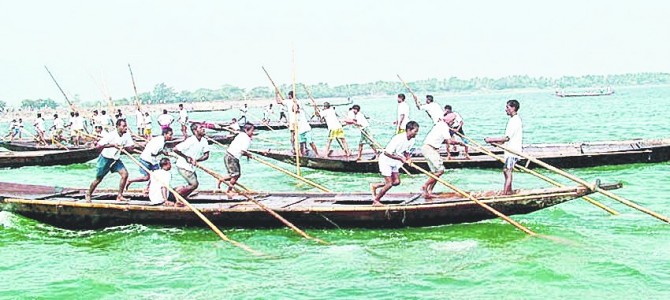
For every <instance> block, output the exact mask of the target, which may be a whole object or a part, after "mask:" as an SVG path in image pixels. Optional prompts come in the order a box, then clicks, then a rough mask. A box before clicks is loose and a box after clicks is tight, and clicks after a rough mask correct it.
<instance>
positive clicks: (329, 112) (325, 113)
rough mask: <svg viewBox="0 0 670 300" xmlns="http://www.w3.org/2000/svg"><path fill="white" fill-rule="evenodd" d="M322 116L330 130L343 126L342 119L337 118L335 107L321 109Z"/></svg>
mask: <svg viewBox="0 0 670 300" xmlns="http://www.w3.org/2000/svg"><path fill="white" fill-rule="evenodd" d="M321 117H323V118H324V119H326V126H328V130H335V129H340V128H342V124H340V120H338V119H337V114H335V108H333V107H330V108H328V109H324V110H322V111H321Z"/></svg>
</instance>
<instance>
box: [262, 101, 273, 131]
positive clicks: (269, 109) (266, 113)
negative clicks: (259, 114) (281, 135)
mask: <svg viewBox="0 0 670 300" xmlns="http://www.w3.org/2000/svg"><path fill="white" fill-rule="evenodd" d="M273 113H274V110H273V109H272V103H270V105H268V106H267V107H266V108H265V110H264V111H263V122H265V123H269V122H270V119H271V118H272V114H273ZM268 126H269V125H268Z"/></svg>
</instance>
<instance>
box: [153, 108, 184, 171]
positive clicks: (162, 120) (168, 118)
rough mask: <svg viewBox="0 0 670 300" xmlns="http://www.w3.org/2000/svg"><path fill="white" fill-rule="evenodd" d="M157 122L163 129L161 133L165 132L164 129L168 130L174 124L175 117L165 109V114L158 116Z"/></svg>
mask: <svg viewBox="0 0 670 300" xmlns="http://www.w3.org/2000/svg"><path fill="white" fill-rule="evenodd" d="M157 121H158V125H160V127H161V131H163V129H165V128H168V127H170V125H172V122H174V117H173V116H172V115H170V114H168V111H167V109H163V114H161V115H160V116H158V119H157ZM184 138H185V137H184ZM177 167H178V166H177Z"/></svg>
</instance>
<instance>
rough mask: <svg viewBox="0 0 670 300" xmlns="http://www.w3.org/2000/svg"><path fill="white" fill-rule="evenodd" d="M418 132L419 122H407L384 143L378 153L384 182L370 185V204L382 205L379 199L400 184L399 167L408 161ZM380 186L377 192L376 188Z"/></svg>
mask: <svg viewBox="0 0 670 300" xmlns="http://www.w3.org/2000/svg"><path fill="white" fill-rule="evenodd" d="M418 132H419V123H417V122H414V121H409V122H407V125H406V126H405V128H404V130H403V132H402V133H399V134H397V135H395V136H394V137H393V138H392V139H391V141H390V142H389V143H388V145H386V148H385V149H384V152H382V154H380V155H379V162H378V163H379V172H380V173H381V174H382V176H384V182H382V183H376V184H372V185H370V188H371V189H372V196H373V197H374V199H373V200H372V205H375V206H379V205H382V203H381V201H380V200H381V199H382V197H384V195H385V194H386V192H388V191H389V190H390V189H391V188H392V187H394V186H397V185H399V184H400V173H399V171H398V170H399V169H400V168H401V167H402V165H403V164H405V163H408V162H410V161H411V160H410V153H409V150H410V148H412V147H413V146H414V142H415V139H414V138H415V137H416V134H417V133H418ZM379 188H381V190H379V192H377V189H379Z"/></svg>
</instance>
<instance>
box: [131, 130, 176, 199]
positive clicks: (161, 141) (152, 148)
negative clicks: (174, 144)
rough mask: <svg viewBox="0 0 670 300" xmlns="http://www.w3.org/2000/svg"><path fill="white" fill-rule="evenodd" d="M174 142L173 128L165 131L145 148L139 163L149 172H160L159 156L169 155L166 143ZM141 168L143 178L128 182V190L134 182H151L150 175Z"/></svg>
mask: <svg viewBox="0 0 670 300" xmlns="http://www.w3.org/2000/svg"><path fill="white" fill-rule="evenodd" d="M171 140H172V128H169V127H168V128H166V129H163V132H161V135H159V136H157V137H154V138H152V139H151V140H149V141H148V142H147V144H146V145H145V146H144V150H142V153H141V154H140V159H139V162H140V164H141V165H142V166H144V168H147V169H149V171H155V170H158V168H159V166H158V156H159V155H161V154H162V155H168V152H167V150H166V149H165V142H167V141H171ZM144 168H142V167H140V173H141V174H142V177H138V178H135V179H131V180H128V184H127V185H126V189H128V187H130V184H132V183H133V182H145V181H148V180H149V173H147V171H145V170H144Z"/></svg>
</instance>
